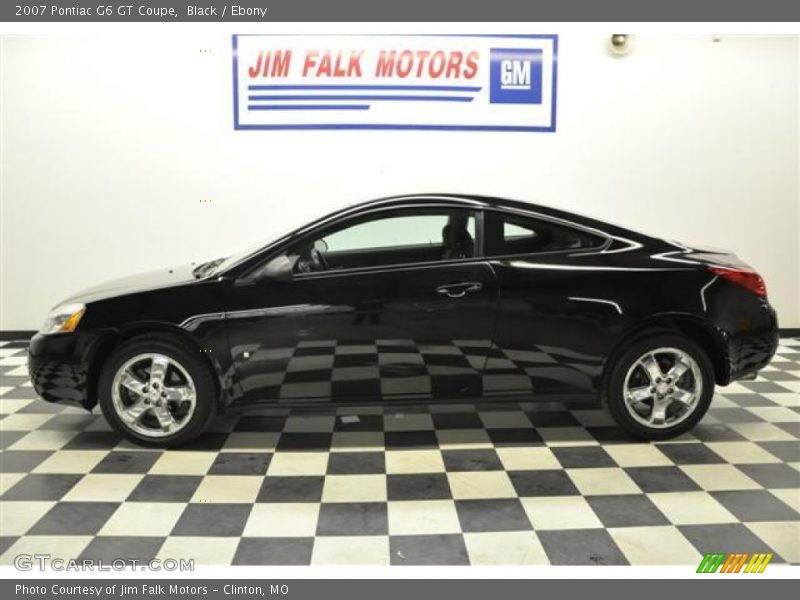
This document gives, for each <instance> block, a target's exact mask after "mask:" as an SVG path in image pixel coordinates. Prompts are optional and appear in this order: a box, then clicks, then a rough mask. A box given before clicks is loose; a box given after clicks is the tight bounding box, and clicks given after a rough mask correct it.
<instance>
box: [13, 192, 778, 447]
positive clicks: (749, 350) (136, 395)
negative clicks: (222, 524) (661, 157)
mask: <svg viewBox="0 0 800 600" xmlns="http://www.w3.org/2000/svg"><path fill="white" fill-rule="evenodd" d="M777 339H778V330H777V321H776V317H775V312H774V310H773V309H772V308H771V307H770V305H769V303H768V301H767V294H766V289H765V286H764V282H763V280H762V279H761V277H760V276H759V275H758V274H757V273H756V272H754V271H753V270H752V269H750V268H749V267H747V266H746V265H744V264H743V263H742V262H741V261H739V260H738V259H737V258H736V256H734V255H733V254H729V253H726V252H722V251H716V250H713V251H712V250H703V249H697V248H689V247H686V246H683V245H681V244H678V243H674V242H668V241H664V240H661V239H657V238H653V237H649V236H646V235H643V234H640V233H636V232H633V231H630V230H627V229H622V228H620V227H616V226H612V225H608V224H606V223H602V222H599V221H595V220H592V219H589V218H585V217H580V216H577V215H573V214H569V213H565V212H562V211H559V210H554V209H547V208H543V207H539V206H534V205H531V204H527V203H520V202H513V201H509V200H500V199H496V198H484V197H465V196H452V195H439V194H429V195H419V196H406V197H399V198H389V199H385V200H377V201H373V202H368V203H365V204H360V205H358V206H355V207H351V208H348V209H345V210H342V211H340V212H337V213H334V214H332V215H329V216H327V217H324V218H322V219H319V220H317V221H315V222H313V223H311V224H310V225H308V226H306V227H303V228H301V229H299V230H297V231H295V232H293V233H291V234H289V235H287V236H285V237H283V238H281V239H278V240H277V241H274V242H272V243H269V244H266V245H263V246H262V247H260V248H259V249H257V250H256V251H252V252H246V253H243V254H241V255H238V256H231V257H229V258H225V259H219V260H214V261H211V262H208V263H204V264H201V265H199V266H197V267H194V268H192V267H191V266H187V267H184V268H174V269H169V270H167V269H165V270H163V271H158V272H155V273H150V274H146V275H139V276H135V277H131V278H127V279H122V280H119V281H114V282H111V283H108V284H106V285H102V286H99V287H97V288H93V289H90V290H87V291H85V292H83V293H81V294H79V295H77V296H75V297H73V298H70V299H69V300H67V301H65V302H64V303H63V304H61V305H59V306H57V307H56V308H55V309H54V310H53V311H52V312H51V313H50V315H49V316H48V318H47V321H46V323H45V324H44V326H43V327H42V330H41V331H40V332H39V333H38V334H37V335H36V336H34V337H33V339H32V340H31V344H30V350H29V352H30V355H29V367H30V373H31V378H32V381H33V385H34V387H35V388H36V391H37V392H38V393H39V394H40V395H41V397H42V398H44V399H45V400H47V401H49V402H71V403H74V404H77V405H80V406H83V407H84V408H87V409H92V408H93V407H94V406H95V405H96V404H98V403H99V404H100V407H101V409H102V410H103V413H104V415H105V417H106V419H108V421H109V422H110V423H111V424H112V425H113V426H114V427H115V428H116V429H117V430H119V431H120V432H122V433H123V434H124V435H126V436H127V437H129V438H130V439H133V440H135V441H136V442H138V443H140V444H143V445H153V446H171V445H177V444H181V443H185V442H187V441H189V440H191V439H192V438H194V437H196V436H198V435H199V434H200V433H201V432H203V430H204V429H205V428H206V427H207V425H208V424H209V422H210V420H211V419H212V418H213V416H214V415H216V414H220V413H225V412H227V411H231V410H235V409H240V408H242V407H247V406H253V405H255V404H259V405H263V406H270V405H280V406H282V407H289V406H297V405H304V406H308V405H314V404H317V405H324V404H330V403H351V404H357V405H367V404H371V403H395V404H399V405H402V404H403V403H412V402H414V403H419V402H420V399H425V400H427V401H461V402H463V401H464V400H465V399H469V398H473V399H474V398H478V397H481V398H482V400H481V401H482V402H492V401H505V402H508V401H509V399H511V400H526V401H527V400H531V399H535V400H539V399H541V400H559V401H564V400H568V401H570V402H581V401H592V400H597V399H601V400H603V401H604V402H605V403H606V405H607V407H608V409H609V411H610V412H611V414H612V415H613V417H614V419H615V420H616V421H617V423H618V424H619V425H620V427H621V428H622V429H624V430H625V431H626V432H627V433H628V434H630V435H632V436H634V437H639V438H645V439H664V438H668V437H671V436H675V435H677V434H680V433H682V432H684V431H686V430H688V429H690V428H691V427H692V426H693V425H695V424H696V423H697V422H698V421H699V420H700V419H701V418H702V416H703V415H704V413H705V412H706V410H707V409H708V406H709V403H710V402H711V397H712V395H713V392H714V385H715V384H717V385H727V384H728V383H729V382H731V381H733V380H736V379H741V378H747V377H752V376H754V375H755V373H756V372H757V371H758V370H759V369H761V368H762V367H764V366H765V365H766V364H767V363H768V362H769V360H770V359H771V357H772V355H773V354H774V352H775V349H776V346H777Z"/></svg>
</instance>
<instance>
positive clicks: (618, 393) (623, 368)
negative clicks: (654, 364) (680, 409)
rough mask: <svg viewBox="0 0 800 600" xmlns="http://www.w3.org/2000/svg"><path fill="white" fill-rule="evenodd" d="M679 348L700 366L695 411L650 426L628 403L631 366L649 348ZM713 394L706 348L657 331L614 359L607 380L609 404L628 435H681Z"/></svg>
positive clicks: (661, 437) (649, 437) (660, 437)
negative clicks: (670, 423)
mask: <svg viewBox="0 0 800 600" xmlns="http://www.w3.org/2000/svg"><path fill="white" fill-rule="evenodd" d="M657 348H676V349H678V350H681V351H683V352H685V353H687V354H688V355H689V356H690V357H691V358H693V359H694V361H695V362H696V363H697V366H698V367H699V370H700V374H701V377H702V391H701V393H700V397H699V399H698V401H697V403H696V404H695V408H694V410H693V411H692V413H691V414H690V415H689V416H688V417H686V419H685V420H683V421H681V422H680V423H677V424H676V425H673V426H671V427H664V428H656V427H648V426H646V425H644V424H642V423H640V422H639V421H637V420H636V419H635V418H634V417H633V416H632V415H631V414H630V413H629V412H628V408H627V407H626V404H625V398H624V386H625V378H626V376H627V374H628V370H629V369H630V368H631V367H632V366H633V365H634V363H635V362H636V361H637V360H638V359H639V358H640V357H641V356H643V355H644V354H646V353H647V352H648V351H650V350H655V349H657ZM713 396H714V368H713V367H712V365H711V361H710V360H709V358H708V356H707V355H706V353H705V351H704V350H703V349H702V348H701V347H700V346H698V345H697V344H696V343H694V342H693V341H692V340H690V339H688V338H686V337H683V336H681V335H676V334H666V333H665V334H657V335H652V336H648V337H646V338H643V339H640V340H637V341H636V342H634V343H633V344H631V346H630V347H629V348H627V349H625V350H624V351H623V352H622V353H621V354H620V355H619V356H618V357H617V359H616V360H615V362H614V365H613V366H612V367H611V373H610V376H609V378H608V382H607V389H606V397H605V400H606V405H607V407H608V410H609V412H610V413H611V416H612V417H613V418H614V420H615V421H616V422H617V424H618V425H619V426H620V427H621V428H622V429H623V430H624V431H625V432H626V433H628V434H629V435H631V436H633V437H635V438H638V439H644V440H666V439H670V438H673V437H675V436H678V435H681V434H682V433H685V432H686V431H689V430H690V429H691V428H692V427H694V426H695V425H696V424H697V423H698V422H699V421H700V419H702V418H703V416H704V415H705V414H706V411H708V407H709V405H710V404H711V399H712V398H713Z"/></svg>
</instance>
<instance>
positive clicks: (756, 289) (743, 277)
mask: <svg viewBox="0 0 800 600" xmlns="http://www.w3.org/2000/svg"><path fill="white" fill-rule="evenodd" d="M708 269H709V271H711V272H712V273H714V274H715V275H719V276H720V277H724V278H725V279H727V280H728V281H732V282H733V283H736V284H738V285H740V286H742V287H743V288H747V289H748V290H750V291H751V292H753V293H754V294H756V295H757V296H762V297H766V295H767V286H766V284H765V283H764V280H763V279H762V278H761V275H759V274H758V273H756V272H755V271H753V270H751V269H746V268H741V267H718V266H711V267H708Z"/></svg>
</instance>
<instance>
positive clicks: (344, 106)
mask: <svg viewBox="0 0 800 600" xmlns="http://www.w3.org/2000/svg"><path fill="white" fill-rule="evenodd" d="M368 108H369V104H269V105H255V104H250V105H248V107H247V110H367V109H368Z"/></svg>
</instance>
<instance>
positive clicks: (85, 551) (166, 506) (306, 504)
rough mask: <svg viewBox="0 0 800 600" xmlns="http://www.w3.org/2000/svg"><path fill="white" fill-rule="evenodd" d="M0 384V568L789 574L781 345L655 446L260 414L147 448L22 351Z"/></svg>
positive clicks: (603, 423) (530, 410) (607, 436)
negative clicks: (33, 559)
mask: <svg viewBox="0 0 800 600" xmlns="http://www.w3.org/2000/svg"><path fill="white" fill-rule="evenodd" d="M0 375H1V376H2V381H1V382H0V413H1V414H0V439H1V440H2V444H1V445H2V448H3V452H2V454H0V470H1V471H2V479H1V480H0V483H1V485H0V493H1V494H2V496H0V533H1V534H2V538H0V552H2V556H0V563H3V564H9V563H11V562H12V561H13V557H14V556H16V555H19V554H25V553H49V554H50V555H51V556H52V557H60V558H76V559H85V558H102V559H103V560H104V561H106V562H109V561H110V560H112V559H114V558H122V559H128V560H130V559H138V560H141V561H144V560H148V559H150V558H154V557H158V558H166V557H174V558H194V559H195V561H196V563H197V564H258V565H263V564H331V563H351V564H374V563H377V564H396V565H413V564H682V565H688V566H691V567H692V568H695V567H696V565H697V564H698V563H699V561H700V558H701V556H702V555H703V554H704V553H705V552H773V553H775V557H774V558H773V560H772V562H773V564H774V563H780V562H790V563H800V512H799V511H800V441H799V440H800V340H797V339H785V340H782V344H781V347H780V350H779V351H778V355H777V356H776V357H775V360H774V362H773V363H772V364H771V366H770V367H768V368H767V369H765V370H764V371H763V372H762V376H761V377H760V378H759V379H758V380H757V381H754V382H743V383H738V384H734V385H731V386H729V387H727V388H718V390H717V394H716V396H715V398H714V402H713V404H712V408H711V410H710V412H709V414H708V416H707V417H706V418H705V419H704V420H703V422H702V423H701V424H700V425H699V426H698V427H696V428H695V429H694V430H693V431H692V432H691V433H690V434H687V435H685V436H683V437H681V438H680V439H676V440H672V441H670V442H665V443H658V444H642V443H634V442H631V441H630V440H627V439H626V438H625V436H624V435H622V434H621V432H620V431H619V430H618V429H617V428H616V427H615V426H614V425H613V423H612V422H611V420H610V419H609V418H608V417H607V416H606V414H605V413H604V412H603V411H601V410H587V409H585V408H582V409H570V408H569V407H568V406H565V405H561V404H533V403H521V404H520V403H513V404H491V405H488V404H477V405H458V406H453V405H450V406H437V407H431V408H430V409H428V408H425V407H415V408H411V407H409V408H403V409H402V412H399V411H400V409H385V410H384V409H380V408H377V409H376V408H375V407H370V408H364V409H347V410H343V409H342V410H339V411H338V413H335V412H333V411H334V410H335V409H331V411H329V412H319V411H317V412H307V411H305V412H303V411H293V412H291V413H290V412H289V411H282V410H259V411H254V412H252V413H248V414H246V415H244V416H241V417H239V416H237V417H233V418H228V419H224V420H221V421H219V422H218V423H216V424H215V426H214V431H212V432H210V433H209V434H207V435H206V436H204V437H203V438H202V439H201V440H199V441H198V442H197V443H195V444H194V445H193V446H192V447H191V448H187V449H182V450H171V451H151V450H142V449H141V448H138V447H136V446H134V445H132V444H129V443H127V442H123V441H121V439H120V438H119V437H118V436H117V435H116V434H115V433H112V432H111V431H110V429H109V428H108V426H107V425H106V423H105V421H104V420H103V418H102V416H100V415H99V414H92V415H90V414H86V413H85V412H81V411H79V410H77V409H72V408H62V407H59V406H53V405H50V404H47V403H45V402H43V401H41V400H37V399H35V394H34V392H33V390H32V388H31V387H30V383H29V382H28V378H27V373H26V367H25V343H24V342H6V343H0ZM96 412H97V411H96ZM344 415H357V416H358V419H342V418H341V417H342V416H344Z"/></svg>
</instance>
